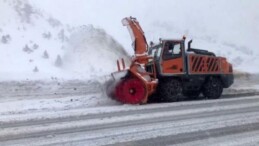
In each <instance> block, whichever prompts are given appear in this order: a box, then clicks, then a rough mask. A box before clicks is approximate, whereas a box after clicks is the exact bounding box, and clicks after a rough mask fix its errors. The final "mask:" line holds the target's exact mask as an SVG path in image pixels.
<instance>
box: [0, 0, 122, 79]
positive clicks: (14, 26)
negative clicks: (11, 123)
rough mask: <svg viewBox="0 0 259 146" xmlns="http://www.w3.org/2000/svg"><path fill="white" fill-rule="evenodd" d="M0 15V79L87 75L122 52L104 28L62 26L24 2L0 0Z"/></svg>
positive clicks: (112, 64) (110, 69)
mask: <svg viewBox="0 0 259 146" xmlns="http://www.w3.org/2000/svg"><path fill="white" fill-rule="evenodd" d="M0 16H1V18H4V19H1V20H0V69H1V70H0V80H42V79H44V80H45V79H49V80H50V79H82V78H83V79H87V78H90V77H91V76H93V75H94V76H96V75H107V74H109V73H110V72H113V71H115V70H116V64H115V61H116V59H118V58H119V57H125V55H126V52H125V51H124V50H123V48H122V47H121V45H120V44H118V43H117V42H116V41H115V40H114V39H113V38H112V37H111V36H110V35H108V34H106V32H105V31H104V30H102V29H98V28H95V27H93V26H92V25H87V26H78V27H71V26H69V25H66V24H63V23H62V22H61V21H59V20H57V19H55V18H54V17H51V16H49V15H48V14H47V13H45V12H44V11H42V10H39V9H37V7H35V6H32V5H31V4H30V3H29V2H28V1H26V0H25V1H20V0H8V1H6V0H0ZM114 50H115V52H116V53H113V51H114ZM116 50H117V51H116ZM103 66H105V68H106V70H103Z"/></svg>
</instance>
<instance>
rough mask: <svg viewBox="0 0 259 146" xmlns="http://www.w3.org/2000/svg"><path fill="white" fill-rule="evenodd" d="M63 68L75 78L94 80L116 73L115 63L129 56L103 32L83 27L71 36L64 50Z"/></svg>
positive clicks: (91, 27)
mask: <svg viewBox="0 0 259 146" xmlns="http://www.w3.org/2000/svg"><path fill="white" fill-rule="evenodd" d="M65 49H66V53H65V55H64V68H65V69H66V70H67V71H68V72H71V73H72V74H73V75H74V76H77V77H75V78H89V79H96V78H98V77H101V76H105V75H109V74H110V73H112V72H114V71H117V65H116V61H117V59H119V58H124V59H126V62H128V63H129V58H130V57H129V56H128V55H127V53H126V51H125V50H124V48H123V47H122V46H121V45H120V44H119V43H118V42H116V41H115V40H114V39H113V38H112V37H111V36H110V35H108V34H107V33H106V32H105V31H104V30H102V29H98V28H94V27H93V26H92V25H89V26H83V27H80V28H79V29H77V30H76V31H75V32H73V33H72V34H71V37H70V39H69V41H68V46H67V47H66V48H65Z"/></svg>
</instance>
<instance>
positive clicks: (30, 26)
mask: <svg viewBox="0 0 259 146" xmlns="http://www.w3.org/2000/svg"><path fill="white" fill-rule="evenodd" d="M0 8H1V9H0V16H1V18H4V19H1V20H0V69H1V70H0V80H26V79H27V80H39V79H56V78H57V79H89V78H96V76H103V75H108V74H109V73H110V72H113V71H115V70H116V63H115V61H116V59H118V58H122V57H127V56H128V55H126V54H127V53H126V52H125V51H124V50H123V48H126V51H127V52H128V53H129V54H133V50H132V48H131V40H130V36H129V35H128V32H127V29H126V28H125V27H123V26H122V25H121V19H122V18H123V17H126V16H135V17H137V18H138V20H139V21H140V23H141V25H142V27H143V29H144V31H145V32H146V36H147V40H148V41H154V42H157V40H158V38H160V37H162V38H181V37H182V35H186V36H187V38H188V39H194V43H193V46H194V47H196V48H201V49H208V50H210V51H214V52H215V53H216V54H217V55H221V56H225V57H227V58H229V60H230V62H232V63H233V64H234V68H235V70H239V71H245V72H250V73H255V72H259V68H258V67H255V66H258V63H259V57H258V56H259V50H258V49H257V41H258V39H259V11H257V9H258V8H259V2H258V1H257V0H251V1H249V2H247V1H243V0H230V1H223V0H212V1H207V0H199V1H197V0H194V1H187V0H183V1H182V0H173V1H171V0H162V1H156V0H141V1H130V0H125V1H120V0H110V1H104V0H87V1H85V0H76V1H72V0H65V1H64V0H55V1H52V0H44V1H36V0H24V1H21V0H8V1H7V0H0ZM106 32H107V33H106ZM113 38H115V39H113ZM117 41H118V42H119V43H118V42H117ZM120 43H121V44H122V45H120Z"/></svg>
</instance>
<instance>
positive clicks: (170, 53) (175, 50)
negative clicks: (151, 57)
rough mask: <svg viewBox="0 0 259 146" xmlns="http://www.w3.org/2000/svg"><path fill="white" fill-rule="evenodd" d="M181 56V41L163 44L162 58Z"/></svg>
mask: <svg viewBox="0 0 259 146" xmlns="http://www.w3.org/2000/svg"><path fill="white" fill-rule="evenodd" d="M181 56H182V51H181V43H178V42H166V43H165V46H164V53H163V59H174V58H178V57H181Z"/></svg>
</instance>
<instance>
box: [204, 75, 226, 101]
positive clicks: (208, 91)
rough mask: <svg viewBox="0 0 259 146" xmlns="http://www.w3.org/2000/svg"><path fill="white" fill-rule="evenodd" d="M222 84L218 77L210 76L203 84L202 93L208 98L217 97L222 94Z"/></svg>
mask: <svg viewBox="0 0 259 146" xmlns="http://www.w3.org/2000/svg"><path fill="white" fill-rule="evenodd" d="M222 92H223V85H222V82H221V80H220V79H218V78H213V77H210V78H209V79H208V80H207V81H206V82H205V84H204V85H203V89H202V94H203V95H204V97H206V98H208V99H218V98H220V96H221V95H222Z"/></svg>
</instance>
